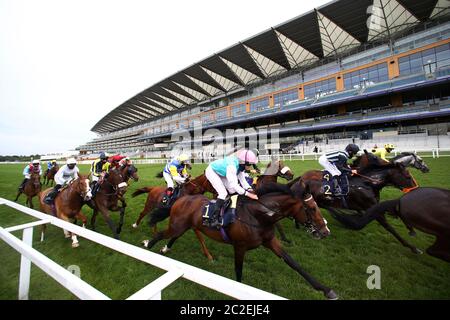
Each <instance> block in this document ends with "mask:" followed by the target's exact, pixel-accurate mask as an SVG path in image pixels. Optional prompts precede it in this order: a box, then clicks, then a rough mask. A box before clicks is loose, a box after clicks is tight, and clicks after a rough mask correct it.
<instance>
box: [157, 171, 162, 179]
mask: <svg viewBox="0 0 450 320" xmlns="http://www.w3.org/2000/svg"><path fill="white" fill-rule="evenodd" d="M155 177H156V178H162V177H163V172H162V171H161V172H158V173H157V174H156V176H155Z"/></svg>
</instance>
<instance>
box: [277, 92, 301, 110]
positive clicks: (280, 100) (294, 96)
mask: <svg viewBox="0 0 450 320" xmlns="http://www.w3.org/2000/svg"><path fill="white" fill-rule="evenodd" d="M297 91H298V89H292V90H288V91H284V92H280V93H277V94H274V95H273V103H274V106H275V107H279V106H284V105H285V104H286V103H288V102H289V101H293V100H298V93H297Z"/></svg>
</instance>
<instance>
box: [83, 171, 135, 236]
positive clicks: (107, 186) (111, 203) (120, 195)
mask: <svg viewBox="0 0 450 320" xmlns="http://www.w3.org/2000/svg"><path fill="white" fill-rule="evenodd" d="M137 170H138V169H137V168H136V167H135V166H134V165H132V164H128V165H125V166H122V167H120V168H113V169H111V170H110V171H109V172H108V173H107V175H106V177H105V179H104V180H103V182H102V183H101V185H100V187H99V189H98V191H97V193H96V194H95V196H94V197H93V199H92V201H90V202H88V203H87V205H88V206H89V207H91V208H92V209H93V210H94V212H93V214H92V218H91V226H92V229H93V230H95V221H96V218H97V215H98V212H99V211H100V213H101V214H102V216H103V218H104V219H105V221H106V223H107V224H108V226H109V227H110V229H111V231H112V233H113V236H114V238H116V239H119V234H120V232H121V231H122V226H123V220H124V216H125V208H126V206H127V204H126V202H125V198H124V195H125V193H126V192H127V187H128V184H127V182H128V181H129V180H130V178H131V179H133V180H134V181H138V180H139V176H138V175H137ZM119 200H120V202H121V206H119ZM109 211H119V212H120V221H119V226H118V227H116V225H115V224H114V222H113V221H112V219H111V217H110V215H109Z"/></svg>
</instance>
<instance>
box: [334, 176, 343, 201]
mask: <svg viewBox="0 0 450 320" xmlns="http://www.w3.org/2000/svg"><path fill="white" fill-rule="evenodd" d="M333 188H334V195H335V196H340V195H342V190H341V186H340V184H339V176H334V177H333Z"/></svg>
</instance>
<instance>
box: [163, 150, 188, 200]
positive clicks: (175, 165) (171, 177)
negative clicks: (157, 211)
mask: <svg viewBox="0 0 450 320" xmlns="http://www.w3.org/2000/svg"><path fill="white" fill-rule="evenodd" d="M188 163H189V156H188V155H187V154H181V155H179V156H177V157H175V158H173V159H172V160H170V161H169V163H167V164H166V166H165V167H164V170H163V177H164V180H166V183H167V189H166V194H165V195H164V197H163V199H162V204H164V205H165V204H167V203H168V201H169V199H170V197H171V196H172V194H173V189H174V181H175V182H176V184H177V185H180V184H183V183H184V182H186V179H187V178H188V177H189V173H188V171H187V165H188Z"/></svg>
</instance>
